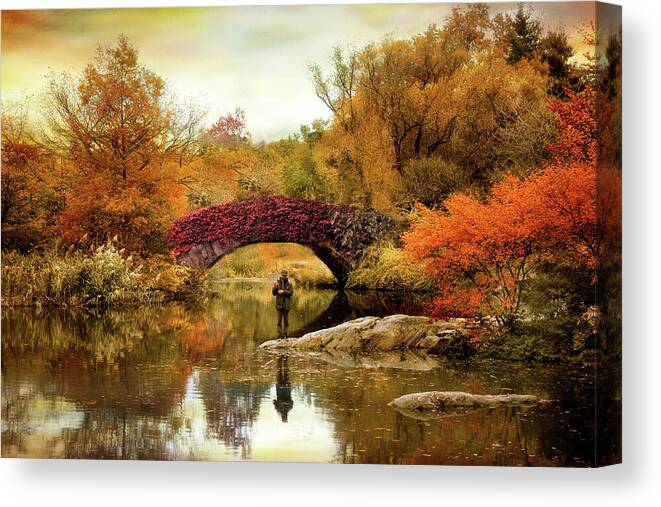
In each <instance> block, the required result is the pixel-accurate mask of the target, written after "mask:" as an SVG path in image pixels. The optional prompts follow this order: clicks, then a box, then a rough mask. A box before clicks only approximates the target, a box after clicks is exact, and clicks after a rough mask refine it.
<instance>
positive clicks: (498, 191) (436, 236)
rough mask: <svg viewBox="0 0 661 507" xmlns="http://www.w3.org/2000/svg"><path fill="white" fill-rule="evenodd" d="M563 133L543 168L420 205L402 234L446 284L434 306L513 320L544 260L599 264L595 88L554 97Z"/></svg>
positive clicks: (440, 310)
mask: <svg viewBox="0 0 661 507" xmlns="http://www.w3.org/2000/svg"><path fill="white" fill-rule="evenodd" d="M549 107H550V109H551V110H552V111H554V112H555V114H556V125H557V128H558V133H559V135H558V138H557V140H556V142H555V143H554V144H553V145H551V146H550V149H551V150H552V151H553V152H554V154H555V157H554V159H553V162H552V163H551V164H550V165H549V166H548V167H547V168H546V169H544V170H542V171H540V172H537V173H535V174H533V175H531V176H530V177H528V178H525V179H520V178H516V177H514V176H511V175H509V176H507V177H505V179H504V180H503V181H501V182H500V183H498V184H496V185H495V186H494V187H493V189H492V193H491V196H490V198H489V199H488V200H487V201H486V202H482V201H480V200H478V199H477V198H475V197H472V196H469V195H462V194H453V195H451V196H450V197H449V198H448V199H447V200H446V201H445V208H446V209H445V211H435V210H430V209H426V208H423V207H419V214H420V216H419V219H418V220H417V221H416V222H414V223H413V225H412V227H411V229H410V231H409V232H407V233H406V234H404V236H403V241H404V244H405V249H406V251H407V253H408V254H409V255H410V256H411V257H412V258H414V259H423V260H427V261H428V263H429V267H430V269H431V270H432V271H433V272H434V273H435V274H436V275H438V276H439V278H440V279H441V281H442V282H441V284H442V286H441V287H440V289H441V290H440V294H441V295H440V296H439V297H438V298H437V299H436V300H435V303H434V308H433V311H434V313H435V314H437V315H441V316H457V315H476V314H485V313H486V314H490V315H493V316H494V317H495V318H496V319H497V321H498V323H499V324H501V325H505V326H509V325H511V324H512V323H513V322H514V320H515V319H516V316H517V314H518V312H519V309H520V302H521V282H522V281H524V280H525V279H526V278H527V277H528V276H530V274H531V273H532V272H533V271H534V269H535V267H536V266H537V265H538V263H539V262H541V261H548V260H551V261H553V260H557V261H560V260H563V261H566V262H569V263H572V264H574V265H577V266H580V267H584V268H586V269H591V270H594V269H595V267H596V263H597V259H598V256H599V231H598V230H597V218H596V214H597V209H596V208H597V195H596V194H597V180H596V168H595V152H596V151H595V150H596V122H595V121H594V114H593V111H594V93H593V90H592V89H591V88H589V87H588V88H586V89H585V90H584V91H583V92H581V93H577V94H571V93H569V99H568V100H567V101H566V102H561V101H559V100H554V101H551V103H550V104H549Z"/></svg>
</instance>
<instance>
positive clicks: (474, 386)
mask: <svg viewBox="0 0 661 507" xmlns="http://www.w3.org/2000/svg"><path fill="white" fill-rule="evenodd" d="M351 372H352V370H351V369H338V368H334V367H330V366H328V367H326V369H325V370H324V371H322V372H321V374H320V377H322V378H323V380H319V379H317V381H316V382H315V383H314V384H313V385H311V386H310V387H311V388H312V389H313V390H314V391H315V392H316V394H317V400H318V402H319V404H320V409H321V410H323V411H324V412H326V413H327V414H328V417H330V418H331V419H332V420H333V423H334V427H335V434H336V439H337V442H338V446H339V456H338V460H339V461H342V462H349V463H352V462H360V463H426V464H438V463H445V464H457V465H461V464H481V465H519V464H523V465H538V466H539V465H559V464H562V465H570V466H571V465H573V466H586V465H589V464H591V463H592V459H591V456H592V450H591V449H589V448H586V443H587V441H585V439H586V438H588V439H589V438H590V435H589V434H586V433H585V432H584V431H583V432H582V431H581V430H584V426H585V423H586V421H589V420H590V418H591V413H590V410H591V408H590V406H589V405H590V404H589V396H590V389H589V386H586V385H583V388H577V392H576V393H570V392H567V391H565V392H564V395H561V396H556V399H557V398H561V399H563V400H566V401H562V402H560V403H557V404H550V405H544V406H540V407H534V408H527V409H523V408H520V407H510V408H508V407H500V408H497V409H485V410H479V411H476V412H472V413H468V414H465V415H451V416H446V417H440V418H437V419H431V420H426V421H425V420H416V419H413V418H410V417H406V416H403V415H401V414H400V413H399V412H397V411H395V410H394V409H392V408H390V407H388V406H387V404H388V402H390V401H392V400H393V399H394V398H396V397H398V396H400V395H402V394H405V393H409V392H416V391H428V390H434V389H437V390H449V391H468V392H479V391H481V392H482V393H498V392H520V393H534V394H536V395H538V396H541V397H544V398H552V397H553V394H554V393H555V394H558V391H563V386H567V385H574V386H576V385H578V386H580V385H581V382H580V381H579V380H577V379H570V378H567V371H566V370H565V369H561V368H552V367H551V368H549V370H548V371H546V370H539V369H535V368H531V367H529V366H526V365H514V364H507V363H505V364H502V363H501V364H498V363H494V364H491V363H487V364H473V365H465V366H462V365H461V364H452V365H449V364H448V363H443V364H442V365H441V366H439V368H437V369H434V370H433V371H427V372H415V373H412V372H400V371H396V370H386V371H383V370H375V371H372V372H369V374H367V375H365V374H362V375H360V374H358V375H356V376H355V377H354V378H351V377H352V375H351ZM347 377H348V378H347ZM574 400H584V401H585V402H586V403H587V406H582V407H581V406H576V405H577V403H576V401H574ZM566 411H571V416H566V417H564V418H563V417H560V415H562V414H564V412H566ZM577 458H578V459H577Z"/></svg>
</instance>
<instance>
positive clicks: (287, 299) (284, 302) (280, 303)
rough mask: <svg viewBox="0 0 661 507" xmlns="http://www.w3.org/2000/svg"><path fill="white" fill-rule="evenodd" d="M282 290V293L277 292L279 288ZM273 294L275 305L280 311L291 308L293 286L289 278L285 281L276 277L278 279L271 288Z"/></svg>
mask: <svg viewBox="0 0 661 507" xmlns="http://www.w3.org/2000/svg"><path fill="white" fill-rule="evenodd" d="M281 289H282V290H284V291H285V292H284V293H283V294H278V291H279V290H281ZM271 292H272V293H273V295H274V296H275V307H276V308H277V309H278V310H280V311H289V309H290V308H291V297H292V295H293V294H294V286H293V285H292V284H291V282H290V281H289V280H287V281H285V280H283V279H282V278H278V281H277V282H275V285H274V286H273V290H272V291H271Z"/></svg>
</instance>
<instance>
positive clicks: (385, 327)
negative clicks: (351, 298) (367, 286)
mask: <svg viewBox="0 0 661 507" xmlns="http://www.w3.org/2000/svg"><path fill="white" fill-rule="evenodd" d="M260 348H262V349H267V350H283V349H294V350H301V351H321V350H326V351H331V350H345V351H355V352H387V351H392V350H419V351H424V352H427V353H430V354H437V355H444V356H447V357H452V358H465V357H468V356H470V355H472V353H473V352H474V346H473V344H472V342H471V339H470V337H469V336H468V333H467V332H466V330H465V329H464V328H463V321H460V320H456V321H432V320H430V319H429V318H427V317H420V316H412V315H389V316H388V317H383V318H380V317H362V318H360V319H355V320H350V321H348V322H345V323H343V324H340V325H339V326H334V327H331V328H328V329H322V330H320V331H315V332H313V333H308V334H306V335H304V336H302V337H300V338H289V339H286V340H270V341H267V342H264V343H262V344H261V345H260Z"/></svg>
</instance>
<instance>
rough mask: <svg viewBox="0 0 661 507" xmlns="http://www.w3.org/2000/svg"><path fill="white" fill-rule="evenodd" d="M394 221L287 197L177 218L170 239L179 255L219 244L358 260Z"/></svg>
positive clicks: (228, 248) (226, 248)
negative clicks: (287, 247)
mask: <svg viewBox="0 0 661 507" xmlns="http://www.w3.org/2000/svg"><path fill="white" fill-rule="evenodd" d="M391 224H392V222H391V220H390V219H389V218H387V217H385V216H384V215H381V214H380V213H378V212H376V211H374V210H360V209H357V208H352V207H349V206H336V205H331V204H325V203H321V202H316V201H306V200H303V199H292V198H288V197H279V196H274V197H253V198H250V199H246V200H242V201H234V202H230V203H226V204H218V205H216V206H210V207H208V208H203V209H200V210H197V211H195V212H193V213H191V214H190V215H187V216H185V217H183V218H182V219H180V220H178V221H177V222H176V223H175V224H174V225H173V226H172V228H171V229H170V232H169V234H168V241H169V243H170V245H171V246H172V247H173V248H174V250H173V254H174V255H175V257H177V256H179V255H180V254H182V253H184V252H187V251H188V250H189V249H190V248H191V247H192V246H193V245H195V244H198V243H204V242H212V241H218V242H220V243H221V246H222V249H223V250H224V251H226V252H229V251H231V250H233V249H235V248H238V247H240V246H243V245H248V244H251V243H279V242H287V243H300V244H303V245H308V246H314V247H325V248H331V249H333V250H334V251H335V252H337V253H339V254H341V255H343V256H345V257H348V258H350V259H357V258H358V257H359V256H360V255H362V253H363V250H364V248H365V247H366V246H367V245H369V244H370V243H371V242H372V241H373V240H374V237H375V235H376V234H377V233H379V232H381V231H383V230H384V229H385V228H389V227H390V226H391Z"/></svg>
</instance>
